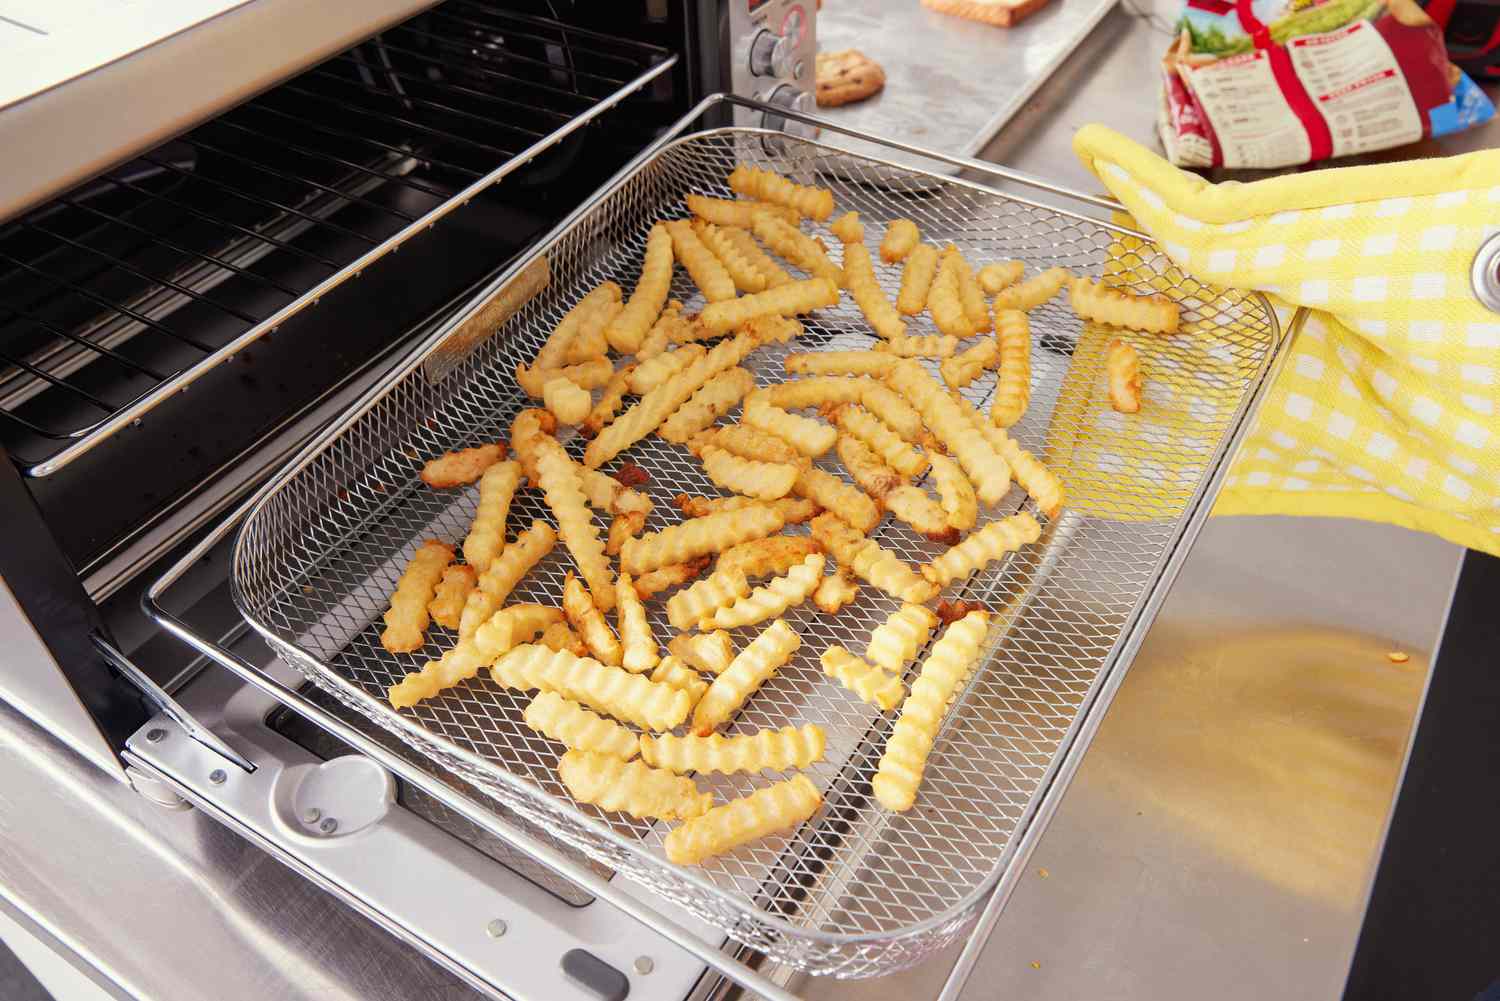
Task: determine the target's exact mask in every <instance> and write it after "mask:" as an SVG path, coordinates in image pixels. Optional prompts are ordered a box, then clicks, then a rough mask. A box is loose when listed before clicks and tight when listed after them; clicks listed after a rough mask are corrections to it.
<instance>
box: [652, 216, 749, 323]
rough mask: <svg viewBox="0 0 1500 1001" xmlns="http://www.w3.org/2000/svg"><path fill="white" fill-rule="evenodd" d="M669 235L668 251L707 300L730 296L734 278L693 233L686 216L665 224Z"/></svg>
mask: <svg viewBox="0 0 1500 1001" xmlns="http://www.w3.org/2000/svg"><path fill="white" fill-rule="evenodd" d="M666 225H667V232H668V233H670V234H672V252H673V253H674V254H675V255H676V257H677V260H678V261H680V262H681V263H682V266H683V267H685V268H687V272H688V275H689V276H690V277H691V278H692V279H693V283H694V284H695V285H697V286H698V288H699V289H700V290H701V291H702V292H703V298H705V299H707V300H708V301H709V302H719V301H720V300H723V299H733V298H734V279H733V278H731V277H729V272H728V271H726V270H724V265H722V264H720V263H719V259H718V258H717V257H715V256H714V253H713V251H711V250H709V249H708V247H706V246H704V244H703V241H702V240H700V239H698V234H697V233H695V232H693V224H692V223H690V222H688V221H687V220H686V219H673V220H671V221H670V222H668V223H667V224H666Z"/></svg>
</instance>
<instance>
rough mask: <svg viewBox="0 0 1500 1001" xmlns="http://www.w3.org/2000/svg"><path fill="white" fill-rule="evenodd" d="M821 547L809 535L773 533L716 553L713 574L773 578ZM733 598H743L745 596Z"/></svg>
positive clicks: (818, 551)
mask: <svg viewBox="0 0 1500 1001" xmlns="http://www.w3.org/2000/svg"><path fill="white" fill-rule="evenodd" d="M822 551H823V550H822V549H821V548H820V547H819V546H818V543H817V541H816V540H815V539H813V538H812V537H811V536H807V535H773V536H771V537H770V538H767V539H754V540H752V541H750V542H741V543H740V544H739V545H737V546H731V547H729V548H728V549H726V550H724V551H723V552H722V553H720V554H719V561H718V562H717V563H716V564H714V572H715V573H742V574H744V575H745V576H746V577H774V576H778V575H780V574H784V573H786V572H787V571H788V570H790V569H791V568H792V567H794V566H796V565H797V564H798V563H801V562H802V561H803V560H805V559H807V558H808V557H809V556H811V555H812V554H813V553H820V552H822ZM736 597H741V598H743V597H744V595H737V596H736Z"/></svg>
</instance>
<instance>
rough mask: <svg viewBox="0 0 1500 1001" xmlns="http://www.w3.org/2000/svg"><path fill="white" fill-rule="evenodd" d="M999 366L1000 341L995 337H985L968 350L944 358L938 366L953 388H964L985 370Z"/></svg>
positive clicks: (944, 378)
mask: <svg viewBox="0 0 1500 1001" xmlns="http://www.w3.org/2000/svg"><path fill="white" fill-rule="evenodd" d="M999 366H1000V344H999V342H997V341H996V340H995V339H994V338H993V337H983V338H980V339H979V340H978V341H977V342H976V343H975V344H974V346H973V347H971V348H969V349H968V350H966V351H963V352H961V353H960V354H956V355H954V356H953V357H952V358H947V359H944V361H943V363H942V364H941V365H939V366H938V374H940V375H941V376H942V377H943V381H944V382H946V383H947V384H948V385H949V386H950V387H952V388H953V389H963V388H964V387H965V386H967V385H968V384H969V383H971V382H973V381H974V380H975V379H977V378H979V377H980V376H981V375H983V374H984V373H985V372H987V371H989V370H990V369H992V368H998V367H999Z"/></svg>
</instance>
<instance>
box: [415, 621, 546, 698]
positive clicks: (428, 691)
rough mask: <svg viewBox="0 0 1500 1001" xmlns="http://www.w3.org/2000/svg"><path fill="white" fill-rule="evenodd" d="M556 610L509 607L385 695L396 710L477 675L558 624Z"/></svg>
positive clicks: (431, 696)
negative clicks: (513, 648)
mask: <svg viewBox="0 0 1500 1001" xmlns="http://www.w3.org/2000/svg"><path fill="white" fill-rule="evenodd" d="M562 618H563V613H562V609H560V608H550V607H548V606H546V605H511V606H509V607H507V608H502V609H501V610H500V611H498V612H496V613H495V614H494V615H492V616H490V617H489V618H488V619H486V620H485V621H484V622H482V623H481V624H480V625H479V627H478V628H477V629H475V630H474V634H473V635H472V636H470V637H468V638H466V639H461V640H459V641H458V643H457V645H455V646H453V647H450V648H449V649H448V650H446V651H445V652H444V653H443V656H442V658H441V659H439V660H429V661H428V662H427V663H425V664H423V665H422V669H421V670H420V671H417V672H415V673H413V674H408V675H407V676H406V677H404V678H402V679H401V680H400V681H399V682H397V683H396V684H394V685H392V686H391V687H390V688H389V689H388V690H387V693H386V697H387V698H389V699H390V702H391V705H393V706H395V707H396V708H397V709H404V708H406V707H407V706H414V705H416V704H417V703H418V702H420V701H421V700H423V699H430V698H433V697H434V696H436V695H438V694H439V693H441V692H443V691H444V690H446V689H449V688H452V687H454V686H455V685H458V684H460V683H462V682H464V681H467V680H468V679H470V678H472V677H474V675H476V674H478V673H479V669H480V668H481V667H484V666H485V665H487V664H492V663H494V662H495V660H496V659H498V658H499V657H501V656H502V655H504V654H505V652H506V651H508V650H510V649H511V648H512V647H514V646H516V645H517V644H520V643H526V642H529V641H530V640H531V639H532V638H533V637H535V636H536V635H537V634H538V633H540V632H542V631H543V630H545V629H547V628H548V627H549V626H551V625H555V624H556V623H559V622H561V621H562Z"/></svg>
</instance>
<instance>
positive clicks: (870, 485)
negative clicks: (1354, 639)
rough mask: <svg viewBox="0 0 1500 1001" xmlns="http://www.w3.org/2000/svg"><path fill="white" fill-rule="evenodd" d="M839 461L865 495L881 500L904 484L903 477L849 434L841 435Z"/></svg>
mask: <svg viewBox="0 0 1500 1001" xmlns="http://www.w3.org/2000/svg"><path fill="white" fill-rule="evenodd" d="M838 456H839V461H840V462H842V463H843V464H844V468H845V469H847V470H848V471H849V475H850V476H852V477H854V482H855V484H856V485H857V486H858V487H859V488H860V489H861V490H863V491H864V492H865V493H867V494H869V495H870V496H871V497H874V498H875V499H876V500H881V499H882V498H884V497H885V495H886V494H888V493H890V492H891V491H892V490H894V489H896V487H897V486H899V485H900V484H901V483H902V479H901V475H900V474H899V473H897V472H896V471H895V470H894V469H892V468H891V467H890V466H887V465H886V464H885V463H884V462H882V461H881V460H880V456H878V455H876V454H875V453H874V452H872V451H870V447H869V446H868V445H866V444H865V443H864V442H862V441H860V440H859V439H858V438H856V437H854V435H852V434H849V433H847V432H845V433H843V434H840V435H839V442H838Z"/></svg>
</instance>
